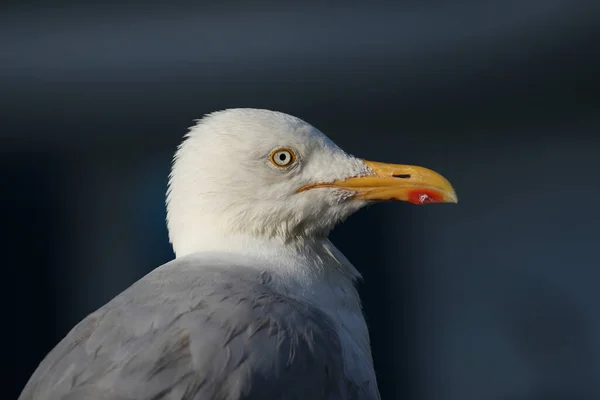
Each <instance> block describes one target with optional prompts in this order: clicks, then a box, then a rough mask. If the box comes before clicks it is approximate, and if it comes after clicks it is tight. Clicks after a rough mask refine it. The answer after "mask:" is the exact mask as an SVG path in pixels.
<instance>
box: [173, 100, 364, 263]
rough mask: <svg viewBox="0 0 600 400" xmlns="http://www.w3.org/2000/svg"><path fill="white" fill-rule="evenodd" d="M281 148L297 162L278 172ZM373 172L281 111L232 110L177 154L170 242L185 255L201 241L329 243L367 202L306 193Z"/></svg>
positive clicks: (339, 194) (204, 126) (214, 117)
mask: <svg viewBox="0 0 600 400" xmlns="http://www.w3.org/2000/svg"><path fill="white" fill-rule="evenodd" d="M279 148H288V149H292V150H293V152H294V153H295V154H296V161H295V162H294V163H292V165H290V166H289V167H288V168H278V167H276V166H274V165H273V163H272V162H271V161H270V155H271V154H272V152H273V151H274V150H276V149H279ZM368 172H369V170H368V168H367V167H366V165H365V164H364V163H363V162H362V161H361V160H359V159H358V158H355V157H353V156H351V155H349V154H347V153H345V152H344V151H343V150H341V149H340V148H339V147H338V146H336V145H335V144H334V143H333V142H332V141H331V140H330V139H329V138H327V137H326V136H325V135H324V134H323V133H321V132H320V131H319V130H317V129H316V128H314V127H313V126H311V125H309V124H308V123H306V122H304V121H302V120H300V119H299V118H296V117H293V116H290V115H287V114H283V113H280V112H274V111H268V110H258V109H229V110H225V111H219V112H215V113H212V114H209V115H207V116H206V117H204V118H203V119H202V120H200V121H199V122H198V123H197V125H195V126H194V127H192V128H191V129H190V131H189V132H188V134H187V135H186V137H185V140H184V141H183V143H182V144H181V145H180V146H179V149H178V151H177V153H176V155H175V158H174V163H173V168H172V171H171V175H170V179H169V189H168V191H167V223H168V228H169V236H170V240H171V243H172V244H173V247H174V250H175V253H176V254H177V256H178V257H179V256H182V255H185V254H189V253H191V252H194V251H197V250H198V249H197V248H196V247H197V244H198V241H199V240H200V239H201V238H206V237H211V236H212V237H215V236H217V237H228V236H233V235H249V236H254V237H268V238H275V239H281V240H282V241H284V242H287V241H292V240H294V239H297V238H300V239H302V238H306V239H317V238H322V237H326V236H327V234H328V233H329V231H330V230H331V229H332V228H333V227H334V225H335V224H336V223H338V222H339V221H341V220H343V219H344V218H345V217H347V216H349V215H350V214H352V213H353V212H355V211H356V210H358V209H359V208H360V207H362V206H364V205H365V204H366V202H365V201H357V200H353V201H348V197H349V195H350V193H349V192H347V191H344V190H340V189H332V188H328V189H322V190H308V191H303V192H300V193H299V192H298V189H300V188H302V187H303V186H306V185H309V184H316V183H328V182H332V181H334V180H338V179H345V178H347V177H351V176H360V175H364V174H367V173H368Z"/></svg>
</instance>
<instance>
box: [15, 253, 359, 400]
mask: <svg viewBox="0 0 600 400" xmlns="http://www.w3.org/2000/svg"><path fill="white" fill-rule="evenodd" d="M193 263H194V260H190V259H188V260H187V261H186V260H185V259H184V260H183V261H182V260H175V261H173V262H171V263H169V264H166V265H164V266H162V267H160V268H158V269H156V270H155V271H153V272H152V273H150V274H148V275H147V276H146V277H144V278H142V279H141V280H140V281H138V282H136V283H135V284H134V285H132V286H131V287H130V288H128V289H127V290H126V291H124V292H123V293H121V294H120V295H119V296H117V297H116V298H115V299H113V300H112V301H111V302H109V303H108V304H106V305H105V306H104V307H102V308H101V309H99V310H98V311H96V312H94V313H93V314H91V315H89V316H88V317H87V318H85V319H84V320H83V321H81V322H80V323H79V324H78V325H77V326H75V327H74V328H73V330H72V331H71V332H70V333H69V334H68V335H67V336H66V337H65V338H64V339H63V340H62V341H61V342H60V343H59V344H58V345H57V346H56V347H55V348H54V349H53V350H52V351H51V352H50V353H49V354H48V356H46V358H45V359H44V360H43V361H42V363H41V364H40V366H39V367H38V369H37V370H36V371H35V373H34V374H33V376H32V377H31V378H30V380H29V382H28V383H27V385H26V387H25V389H24V390H23V392H22V393H21V396H20V397H19V399H21V400H34V399H48V400H55V399H56V400H59V399H61V400H80V399H107V400H108V399H111V400H141V399H153V400H158V399H170V400H180V399H194V400H204V399H206V400H208V399H211V400H213V399H214V400H237V399H240V400H241V399H244V400H254V399H256V400H271V399H273V400H275V399H277V400H287V399H289V400H293V399H311V400H321V399H323V400H325V399H328V400H332V399H347V398H353V397H354V396H353V395H352V394H350V393H347V391H348V390H350V389H349V388H350V387H351V385H350V383H349V382H347V381H346V380H345V378H344V374H343V371H342V365H343V363H342V358H341V349H340V343H339V339H338V336H337V334H336V332H335V329H334V327H333V325H332V324H331V321H330V320H329V319H328V317H326V316H325V315H324V314H322V313H321V312H320V311H318V310H317V309H315V308H314V307H312V306H310V305H308V304H305V303H301V302H298V301H295V300H293V299H290V298H287V297H285V296H282V295H280V294H278V293H276V292H275V291H273V290H272V289H271V287H270V285H269V276H268V275H266V274H265V273H260V272H258V271H253V270H251V269H248V268H240V267H236V266H231V267H230V268H223V267H217V268H215V267H207V266H202V267H200V268H198V267H195V268H194V265H192V264H193Z"/></svg>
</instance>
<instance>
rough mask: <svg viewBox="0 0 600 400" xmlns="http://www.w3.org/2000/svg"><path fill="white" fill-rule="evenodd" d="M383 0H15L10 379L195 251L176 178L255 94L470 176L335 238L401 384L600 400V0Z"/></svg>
mask: <svg viewBox="0 0 600 400" xmlns="http://www.w3.org/2000/svg"><path fill="white" fill-rule="evenodd" d="M368 4H369V5H367V3H365V2H360V1H358V0H350V1H345V2H343V3H341V2H340V3H335V2H318V1H316V0H305V1H302V2H300V1H294V2H288V3H282V2H276V1H270V0H253V1H250V2H238V1H231V0H229V1H225V2H220V3H217V2H201V1H200V2H197V1H196V2H192V1H188V2H184V1H178V2H177V1H174V2H171V3H169V4H161V3H159V2H156V1H147V2H145V4H144V5H134V4H125V3H122V4H119V5H117V4H114V5H111V4H107V3H102V4H100V3H98V4H96V3H94V2H93V1H91V2H88V3H76V2H68V1H62V2H53V6H52V7H49V6H48V5H47V3H45V2H42V1H33V2H31V1H30V2H28V3H26V4H25V3H17V2H13V3H12V4H11V3H5V4H4V5H2V8H1V9H0V117H1V120H0V121H1V125H0V132H1V137H0V139H1V146H0V147H1V149H2V157H1V162H2V164H1V167H2V174H3V177H4V179H3V181H4V185H3V188H2V196H1V200H0V201H1V203H0V204H1V206H2V214H3V234H4V235H3V236H4V239H3V240H2V244H3V248H4V250H3V255H5V257H6V258H5V263H4V269H5V271H6V272H7V273H6V274H5V275H4V276H5V278H4V281H3V283H4V287H5V290H3V296H4V297H5V300H4V301H3V304H4V308H5V310H7V311H8V312H7V314H8V316H9V317H8V318H6V319H3V320H4V321H5V323H4V324H3V326H2V330H3V331H4V332H5V333H7V334H9V335H10V337H9V340H8V341H5V346H7V347H8V348H9V350H10V351H11V352H12V353H13V357H14V358H13V359H14V361H13V362H9V364H10V365H11V366H12V368H11V369H12V370H13V371H14V372H15V377H14V379H10V380H9V381H7V382H6V383H5V387H6V388H7V389H5V390H6V391H7V393H8V394H7V393H6V392H5V395H7V396H8V397H6V398H16V396H17V395H18V393H19V392H20V390H21V389H22V387H23V386H24V384H25V382H26V380H27V379H28V377H29V376H30V374H31V373H32V372H33V370H34V369H35V367H36V366H37V364H38V363H39V362H40V361H41V359H42V358H43V357H44V355H45V354H46V353H47V352H48V351H49V350H50V349H51V348H52V347H53V346H54V345H55V344H56V343H57V342H58V341H59V340H60V339H61V338H62V337H63V336H64V335H65V334H66V333H67V332H68V330H69V329H70V328H71V327H72V326H73V325H74V324H75V323H76V322H78V321H79V320H80V319H81V318H82V317H83V316H85V315H86V314H87V313H89V312H91V311H93V310H95V309H96V308H97V307H99V306H101V305H102V304H104V303H105V302H106V301H108V300H109V299H110V298H112V297H113V296H115V295H116V294H117V293H118V292H120V291H121V290H123V289H124V288H126V287H127V286H128V285H130V284H131V283H132V282H133V281H135V280H136V279H138V278H140V277H141V276H142V275H144V274H145V273H147V272H148V271H150V270H151V269H153V268H154V267H156V266H158V265H160V264H161V263H164V262H166V261H168V260H170V259H171V258H172V257H173V255H172V253H171V248H170V246H169V244H168V240H167V232H166V228H165V223H164V219H165V210H164V205H163V202H164V192H165V188H166V180H167V175H168V172H169V166H170V160H171V156H172V154H173V152H174V150H175V148H176V146H177V144H178V143H179V142H180V139H181V137H182V135H183V134H184V133H185V132H186V129H187V127H188V126H190V125H192V123H193V120H194V119H196V118H200V117H202V115H203V114H205V113H207V112H211V111H214V110H218V109H223V108H229V107H256V108H270V109H275V110H280V111H284V112H287V113H290V114H294V115H296V116H298V117H301V118H303V119H305V120H307V121H309V122H310V123H312V124H313V125H315V126H316V127H318V128H319V129H321V130H322V131H324V132H325V133H326V134H328V135H329V136H330V137H331V138H332V139H334V140H335V141H336V142H337V143H338V144H339V145H340V146H341V147H342V148H344V149H346V150H347V151H349V152H351V153H353V154H355V155H358V156H361V157H365V158H367V159H376V160H381V161H388V162H398V163H411V164H420V165H424V166H427V167H429V168H432V169H435V170H437V171H439V172H441V173H442V174H443V175H445V176H446V177H448V178H449V179H450V181H451V182H452V183H453V184H454V187H455V188H456V190H457V192H458V195H459V199H460V203H459V205H458V206H450V205H443V206H425V207H416V206H411V205H408V204H381V205H377V206H374V207H370V208H368V209H367V210H364V211H362V212H360V213H358V214H357V215H355V216H353V217H352V218H350V219H349V220H348V221H347V222H346V223H345V224H344V225H343V226H341V227H339V228H338V229H337V230H336V231H335V232H334V233H333V240H334V242H335V243H336V244H337V245H338V247H340V248H341V249H342V250H343V251H344V252H345V253H346V255H347V256H348V258H349V259H350V260H352V261H353V262H354V263H355V265H357V267H358V268H359V269H360V270H361V271H362V272H363V274H364V276H365V282H364V283H363V284H361V294H362V297H363V299H364V305H365V310H366V314H367V319H368V322H369V326H370V329H371V335H372V341H373V352H374V358H375V364H376V370H377V373H378V379H379V385H380V388H381V394H382V397H383V398H384V399H419V400H421V399H423V400H454V399H456V400H471V399H473V400H481V399H493V400H525V399H527V400H530V399H531V400H550V399H552V400H556V399H569V400H577V399H600V292H599V291H598V284H599V282H600V268H599V267H600V263H599V262H598V253H599V250H598V249H599V247H598V246H600V232H599V229H598V223H599V222H600V212H599V211H598V208H597V206H598V203H599V202H600V184H599V183H598V176H599V174H598V173H599V172H600V168H599V167H598V163H599V161H600V136H599V132H600V131H599V130H600V60H599V57H598V56H599V54H598V53H599V52H600V3H598V2H597V1H596V2H594V1H589V2H584V1H573V0H521V1H513V0H508V1H495V2H482V1H477V0H456V1H451V2H445V3H440V2H433V1H404V2H392V1H388V2H384V1H378V2H372V3H368ZM9 360H10V358H9ZM3 396H4V395H3ZM3 398H4V397H3Z"/></svg>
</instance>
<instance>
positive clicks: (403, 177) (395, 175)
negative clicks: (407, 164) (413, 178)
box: [392, 174, 410, 179]
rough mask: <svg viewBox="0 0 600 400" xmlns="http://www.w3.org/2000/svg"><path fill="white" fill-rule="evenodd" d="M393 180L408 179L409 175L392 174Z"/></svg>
mask: <svg viewBox="0 0 600 400" xmlns="http://www.w3.org/2000/svg"><path fill="white" fill-rule="evenodd" d="M392 176H393V177H394V178H402V179H410V174H393V175H392Z"/></svg>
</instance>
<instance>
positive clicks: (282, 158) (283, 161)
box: [269, 147, 296, 168]
mask: <svg viewBox="0 0 600 400" xmlns="http://www.w3.org/2000/svg"><path fill="white" fill-rule="evenodd" d="M269 161H271V164H273V165H274V166H276V167H277V168H287V167H289V166H290V165H292V164H293V163H295V162H296V154H295V153H294V150H292V149H289V148H287V147H282V148H279V149H276V150H273V151H272V152H271V155H270V156H269Z"/></svg>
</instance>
